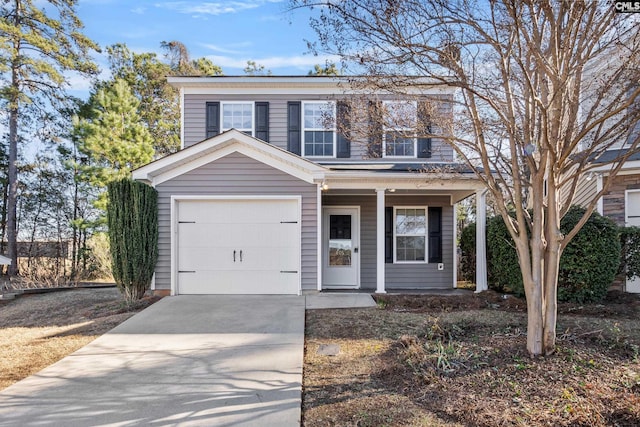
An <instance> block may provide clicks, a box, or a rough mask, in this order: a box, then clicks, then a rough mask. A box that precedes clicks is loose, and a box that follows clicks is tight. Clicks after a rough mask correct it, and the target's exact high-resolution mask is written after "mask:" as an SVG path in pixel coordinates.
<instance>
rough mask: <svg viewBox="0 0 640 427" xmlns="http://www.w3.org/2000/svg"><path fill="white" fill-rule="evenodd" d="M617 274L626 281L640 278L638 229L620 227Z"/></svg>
mask: <svg viewBox="0 0 640 427" xmlns="http://www.w3.org/2000/svg"><path fill="white" fill-rule="evenodd" d="M620 249H621V254H620V268H619V269H618V273H619V274H624V275H625V276H626V277H627V278H628V279H631V278H632V277H637V276H640V227H620Z"/></svg>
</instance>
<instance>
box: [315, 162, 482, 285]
mask: <svg viewBox="0 0 640 427" xmlns="http://www.w3.org/2000/svg"><path fill="white" fill-rule="evenodd" d="M443 175H444V174H442V173H439V174H437V175H435V174H433V173H419V172H412V173H407V172H403V173H394V174H389V173H380V172H378V171H358V172H354V171H348V172H347V171H343V170H337V171H335V172H333V173H331V174H327V175H326V176H325V178H324V180H323V181H322V182H321V183H319V187H318V236H319V239H318V253H319V254H320V256H319V257H318V288H317V290H318V291H324V292H332V291H339V292H340V291H342V292H354V291H362V292H368V293H391V292H393V293H396V292H403V293H412V292H414V293H416V292H417V293H420V292H437V291H451V290H453V289H455V288H456V287H457V275H456V271H457V250H456V249H457V233H456V204H457V203H458V202H460V201H461V200H463V199H465V198H467V197H472V196H473V197H476V202H477V206H478V214H477V215H478V218H477V224H478V239H477V254H478V255H477V258H478V268H477V271H478V275H477V276H478V277H477V278H476V282H477V291H482V290H484V289H486V286H487V285H486V255H485V254H486V249H485V248H486V243H485V223H486V222H485V215H486V212H485V211H486V207H485V206H486V204H485V191H484V188H483V186H482V184H481V183H480V182H479V181H477V180H476V179H475V178H474V177H473V176H472V175H470V174H461V173H455V174H446V175H447V176H443Z"/></svg>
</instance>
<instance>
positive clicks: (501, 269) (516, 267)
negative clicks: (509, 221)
mask: <svg viewBox="0 0 640 427" xmlns="http://www.w3.org/2000/svg"><path fill="white" fill-rule="evenodd" d="M487 281H488V286H489V289H493V290H494V291H496V292H511V293H513V294H515V295H517V296H520V297H522V296H524V285H523V284H522V273H521V272H520V263H519V261H518V253H517V252H516V247H515V244H514V243H513V239H512V238H511V235H510V234H509V230H507V226H506V225H505V223H504V221H503V220H502V217H501V216H494V217H492V218H488V219H487Z"/></svg>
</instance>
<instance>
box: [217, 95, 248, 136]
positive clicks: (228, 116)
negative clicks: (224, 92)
mask: <svg viewBox="0 0 640 427" xmlns="http://www.w3.org/2000/svg"><path fill="white" fill-rule="evenodd" d="M253 108H254V103H253V102H222V104H221V109H222V113H221V118H222V120H221V123H222V131H225V130H229V129H232V128H235V129H237V130H239V131H241V132H244V133H246V134H247V135H251V136H253V130H254V123H253V119H254V112H253Z"/></svg>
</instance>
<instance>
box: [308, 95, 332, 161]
mask: <svg viewBox="0 0 640 427" xmlns="http://www.w3.org/2000/svg"><path fill="white" fill-rule="evenodd" d="M306 104H325V105H331V107H332V109H333V126H332V127H331V128H307V127H305V125H304V106H305V105H306ZM301 108H302V111H301V114H300V117H301V121H302V123H301V125H302V126H300V129H301V135H300V141H301V144H300V145H302V147H301V152H302V157H310V158H314V159H335V158H336V152H337V149H338V147H337V145H338V142H337V141H338V138H337V132H336V121H337V116H336V114H337V111H336V102H335V101H321V100H318V101H302V106H301ZM306 131H324V132H333V149H332V150H333V155H331V156H315V155H307V154H306V153H305V145H306V144H305V140H304V134H305V132H306Z"/></svg>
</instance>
